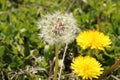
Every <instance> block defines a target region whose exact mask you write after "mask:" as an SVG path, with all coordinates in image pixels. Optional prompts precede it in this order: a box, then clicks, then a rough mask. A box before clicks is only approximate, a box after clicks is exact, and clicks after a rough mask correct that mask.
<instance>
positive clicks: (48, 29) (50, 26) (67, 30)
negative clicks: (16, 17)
mask: <svg viewBox="0 0 120 80" xmlns="http://www.w3.org/2000/svg"><path fill="white" fill-rule="evenodd" d="M38 29H40V31H41V32H40V34H39V35H40V37H41V38H42V39H43V40H44V41H45V42H46V43H48V44H50V45H53V44H55V43H61V44H64V43H69V42H71V41H73V40H74V39H75V37H76V33H77V32H78V31H79V29H78V27H77V24H76V20H75V19H74V17H73V15H72V14H68V13H65V14H62V13H61V12H59V11H58V12H55V13H53V14H47V15H45V16H43V17H42V19H41V20H40V21H39V22H38Z"/></svg>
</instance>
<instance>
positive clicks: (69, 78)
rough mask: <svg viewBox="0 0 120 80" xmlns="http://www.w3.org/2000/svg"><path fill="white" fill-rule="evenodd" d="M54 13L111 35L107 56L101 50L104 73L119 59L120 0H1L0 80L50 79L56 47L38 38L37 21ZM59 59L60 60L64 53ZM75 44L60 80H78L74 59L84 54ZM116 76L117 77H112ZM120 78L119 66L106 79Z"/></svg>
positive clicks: (100, 58)
mask: <svg viewBox="0 0 120 80" xmlns="http://www.w3.org/2000/svg"><path fill="white" fill-rule="evenodd" d="M54 11H62V12H71V13H73V14H74V17H75V18H76V20H77V23H78V26H79V28H80V29H81V30H82V31H84V30H88V29H97V30H99V31H101V32H103V33H105V34H106V35H109V36H110V39H111V41H112V44H111V47H110V48H107V49H106V54H104V53H103V52H102V51H99V54H98V55H97V59H98V60H99V61H100V62H101V63H102V64H103V67H104V68H105V70H107V69H108V68H109V67H110V66H111V65H113V64H114V63H115V61H116V60H117V59H119V56H120V0H0V80H47V79H48V77H52V73H53V71H52V72H51V71H50V69H51V68H53V66H52V65H51V64H52V63H53V58H54V47H53V46H48V45H46V44H45V43H44V42H43V41H42V40H41V39H40V38H39V36H38V33H39V30H37V21H38V20H39V19H40V18H41V17H42V16H44V15H45V14H47V13H52V12H54ZM63 50H64V47H63V48H62V49H61V53H60V55H59V56H60V57H59V59H60V60H61V56H62V54H63V53H62V52H63ZM85 52H86V51H82V50H81V48H80V47H79V46H77V45H76V42H75V41H74V42H73V43H71V44H69V46H68V49H67V54H66V57H65V61H64V69H63V71H62V77H61V80H79V78H78V77H77V76H75V75H73V74H72V72H71V69H70V63H71V60H72V58H74V57H76V56H77V55H80V54H82V53H85ZM113 76H114V77H113ZM116 77H118V78H120V67H118V68H116V69H115V70H114V71H113V72H112V73H111V75H110V76H108V77H107V78H106V79H105V80H115V79H114V78H116Z"/></svg>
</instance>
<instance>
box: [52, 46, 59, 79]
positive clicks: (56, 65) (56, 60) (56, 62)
mask: <svg viewBox="0 0 120 80" xmlns="http://www.w3.org/2000/svg"><path fill="white" fill-rule="evenodd" d="M58 52H59V45H58V44H56V45H55V57H56V59H55V72H54V79H53V80H57V73H58Z"/></svg>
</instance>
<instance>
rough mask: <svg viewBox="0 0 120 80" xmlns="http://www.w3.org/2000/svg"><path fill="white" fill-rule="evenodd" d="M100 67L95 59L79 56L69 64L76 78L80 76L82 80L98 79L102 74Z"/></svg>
mask: <svg viewBox="0 0 120 80" xmlns="http://www.w3.org/2000/svg"><path fill="white" fill-rule="evenodd" d="M101 66H102V65H101V64H100V63H99V62H98V61H97V60H96V59H95V58H92V57H90V56H85V57H83V56H79V57H77V58H75V59H73V61H72V63H71V68H72V69H73V72H74V73H76V74H77V75H78V76H81V77H82V79H90V80H92V79H93V78H98V76H100V75H101V74H102V73H103V68H102V67H101Z"/></svg>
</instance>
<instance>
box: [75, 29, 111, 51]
mask: <svg viewBox="0 0 120 80" xmlns="http://www.w3.org/2000/svg"><path fill="white" fill-rule="evenodd" d="M76 41H77V44H78V45H80V46H81V47H82V48H83V49H86V48H89V47H90V48H91V49H100V50H104V48H105V47H108V46H109V45H110V44H111V40H110V39H109V36H106V35H104V34H103V33H102V32H99V31H96V30H88V31H84V32H81V33H80V34H79V35H78V37H77V39H76Z"/></svg>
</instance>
